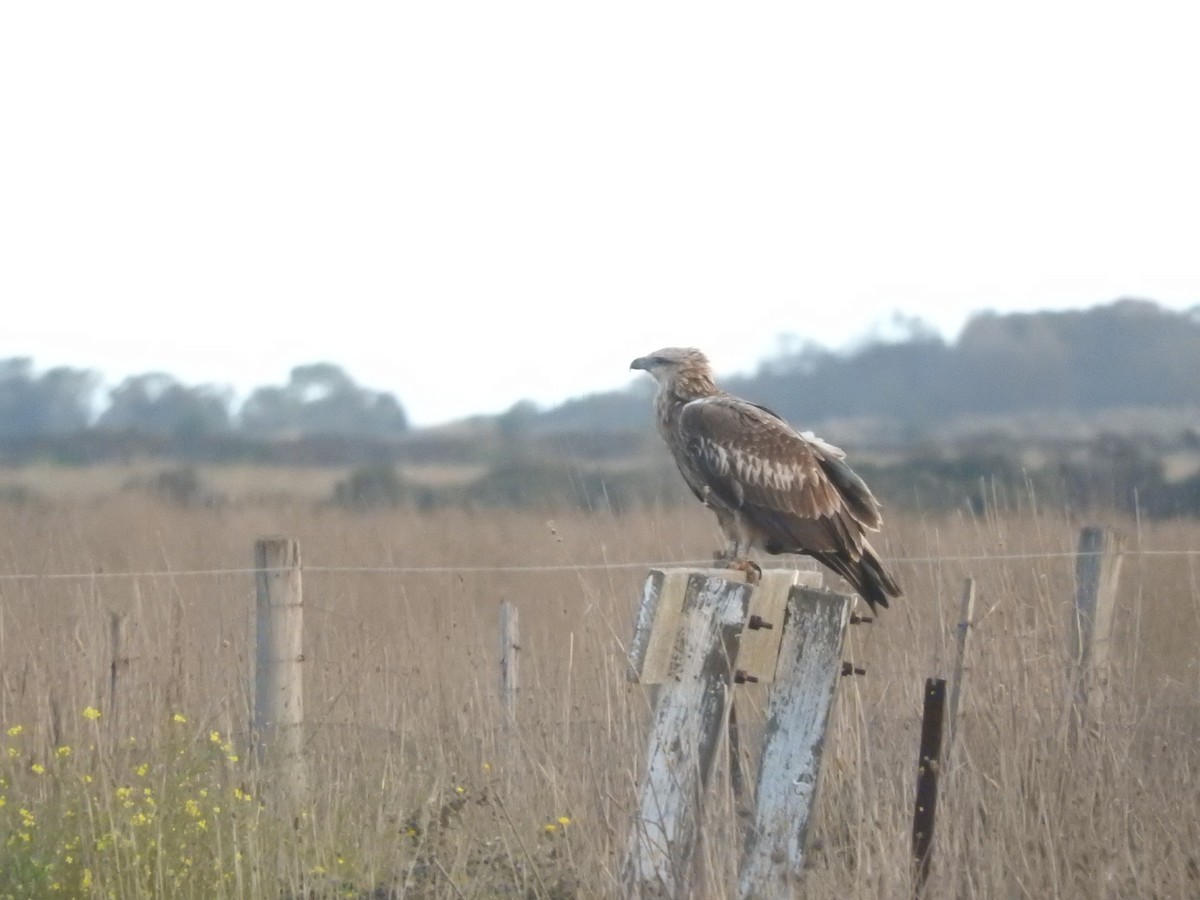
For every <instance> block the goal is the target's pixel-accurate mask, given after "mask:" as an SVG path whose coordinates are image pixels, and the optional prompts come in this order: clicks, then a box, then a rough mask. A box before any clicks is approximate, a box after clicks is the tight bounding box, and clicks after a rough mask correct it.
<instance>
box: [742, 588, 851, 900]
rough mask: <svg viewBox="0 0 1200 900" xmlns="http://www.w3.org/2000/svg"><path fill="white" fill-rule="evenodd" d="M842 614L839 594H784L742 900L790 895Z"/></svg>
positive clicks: (799, 863)
mask: <svg viewBox="0 0 1200 900" xmlns="http://www.w3.org/2000/svg"><path fill="white" fill-rule="evenodd" d="M849 617H850V598H849V597H846V596H843V595H841V594H835V593H832V592H830V591H824V590H819V589H815V588H806V587H795V588H792V590H791V592H790V595H789V597H788V600H787V609H786V612H785V615H784V621H783V642H782V644H781V646H780V649H779V658H778V665H777V667H776V669H775V684H774V686H773V687H772V691H771V698H770V701H769V702H768V707H767V729H766V736H765V739H764V743H763V753H762V764H761V766H760V767H759V772H758V790H757V796H758V807H757V813H756V817H755V822H754V827H753V828H752V829H751V831H750V834H749V836H748V838H747V843H746V851H745V854H744V857H743V860H742V871H741V878H740V894H741V896H742V897H743V898H751V897H754V898H773V897H785V896H791V894H792V890H793V885H794V884H795V883H796V881H797V880H798V879H799V878H800V875H801V872H802V870H803V868H804V853H805V840H806V836H807V832H808V820H809V815H810V814H811V812H812V804H813V800H814V799H815V796H816V790H817V785H818V783H819V780H820V778H819V776H820V772H821V756H822V752H823V750H824V748H825V729H826V726H827V725H828V722H829V711H830V708H831V707H832V705H833V697H834V692H835V690H836V688H837V683H838V680H839V677H840V675H841V670H842V664H841V656H842V644H843V641H844V640H845V634H846V625H847V623H848V621H849ZM739 665H740V660H739Z"/></svg>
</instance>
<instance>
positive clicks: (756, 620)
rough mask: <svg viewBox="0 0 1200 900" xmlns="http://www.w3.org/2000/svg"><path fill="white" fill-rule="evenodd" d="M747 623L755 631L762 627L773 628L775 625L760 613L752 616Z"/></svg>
mask: <svg viewBox="0 0 1200 900" xmlns="http://www.w3.org/2000/svg"><path fill="white" fill-rule="evenodd" d="M746 624H748V625H749V626H750V627H751V628H752V629H753V630H754V631H758V629H760V628H766V629H771V628H774V627H775V626H774V625H772V624H771V623H770V622H768V621H766V620H765V619H764V618H763V617H762V616H759V615H754V616H751V617H750V621H749V622H748V623H746Z"/></svg>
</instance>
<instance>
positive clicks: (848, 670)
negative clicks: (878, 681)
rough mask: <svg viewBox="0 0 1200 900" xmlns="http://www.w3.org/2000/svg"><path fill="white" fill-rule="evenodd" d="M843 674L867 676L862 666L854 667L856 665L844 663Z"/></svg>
mask: <svg viewBox="0 0 1200 900" xmlns="http://www.w3.org/2000/svg"><path fill="white" fill-rule="evenodd" d="M842 674H843V675H866V674H867V670H866V669H864V668H863V667H862V666H856V665H854V663H850V662H843V663H842Z"/></svg>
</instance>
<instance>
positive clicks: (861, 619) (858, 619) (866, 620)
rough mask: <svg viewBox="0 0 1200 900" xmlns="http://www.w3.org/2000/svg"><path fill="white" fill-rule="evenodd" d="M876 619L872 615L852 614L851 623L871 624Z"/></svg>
mask: <svg viewBox="0 0 1200 900" xmlns="http://www.w3.org/2000/svg"><path fill="white" fill-rule="evenodd" d="M874 621H875V619H874V617H872V616H860V615H859V614H858V613H851V614H850V624H851V625H870V624H871V623H872V622H874Z"/></svg>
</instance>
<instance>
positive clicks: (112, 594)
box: [0, 496, 1200, 898]
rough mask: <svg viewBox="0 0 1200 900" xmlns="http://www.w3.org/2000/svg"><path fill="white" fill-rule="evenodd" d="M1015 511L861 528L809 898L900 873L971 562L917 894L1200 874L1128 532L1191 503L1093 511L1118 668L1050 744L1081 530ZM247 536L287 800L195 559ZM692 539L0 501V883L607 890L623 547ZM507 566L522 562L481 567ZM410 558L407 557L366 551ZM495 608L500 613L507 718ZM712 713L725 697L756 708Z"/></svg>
mask: <svg viewBox="0 0 1200 900" xmlns="http://www.w3.org/2000/svg"><path fill="white" fill-rule="evenodd" d="M1034 506H1035V504H1033V502H1032V501H1030V502H1027V503H1026V507H1027V508H1026V509H1024V510H1022V511H1020V512H1016V513H1012V514H1007V515H1003V516H997V517H991V518H983V519H972V518H967V517H964V516H957V515H955V516H939V517H921V516H916V515H900V514H894V515H892V516H891V517H890V518H889V519H888V522H887V525H886V531H885V534H884V537H883V540H882V541H881V542H880V544H881V547H880V549H881V551H882V552H883V554H884V555H885V556H886V557H889V558H894V559H896V560H897V561H896V562H895V563H894V568H895V570H896V573H897V575H898V577H899V579H900V580H901V582H902V584H903V586H904V588H905V590H906V594H907V596H906V597H905V598H903V600H902V601H901V602H900V603H898V604H896V606H895V608H893V609H892V610H890V611H887V612H884V613H883V614H882V615H881V616H880V618H879V620H878V621H877V622H876V624H874V625H871V626H864V627H858V628H854V629H852V631H851V634H850V636H849V638H848V647H847V652H846V656H847V658H849V659H852V660H853V661H854V662H855V663H856V664H859V665H863V666H865V667H866V668H867V674H866V675H865V676H860V677H855V678H846V679H842V683H841V684H840V687H839V695H838V700H837V706H836V709H835V713H834V719H833V724H832V731H831V734H830V744H829V747H828V751H827V755H826V771H825V777H824V781H823V783H822V786H821V792H820V796H819V800H818V808H817V810H816V813H815V824H814V830H813V831H812V833H811V837H812V845H811V847H812V852H811V867H810V869H809V871H808V873H807V879H806V886H805V895H806V896H811V897H840V898H868V897H870V898H877V897H883V898H902V897H906V896H907V895H908V892H909V884H910V882H909V878H910V875H909V853H910V850H909V829H910V826H911V816H912V811H911V810H912V799H913V790H914V781H915V770H916V754H917V739H918V734H919V728H920V721H919V720H920V698H921V690H922V685H923V681H924V678H925V677H926V676H929V675H937V674H939V673H943V672H945V671H946V670H947V669H948V662H949V660H950V659H951V657H952V653H953V645H954V632H955V622H956V617H957V611H958V602H959V595H960V590H961V585H962V582H963V579H964V578H965V577H967V576H973V577H974V578H975V579H976V581H977V584H978V592H979V594H978V602H977V607H976V620H977V621H976V631H975V634H974V638H973V641H974V644H973V648H972V649H973V651H974V659H973V665H972V668H971V671H970V673H969V678H968V682H967V687H966V694H965V699H964V709H963V713H962V719H961V722H962V725H961V731H960V739H959V741H958V743H957V744H956V746H955V748H954V755H953V757H952V758H951V759H950V760H949V761H948V765H947V767H946V770H945V771H944V773H943V780H942V787H943V793H942V799H941V805H940V807H939V821H938V829H939V830H938V834H937V839H936V846H935V858H934V865H933V873H932V876H931V881H930V884H929V888H928V892H927V896H929V897H931V898H951V897H953V898H963V897H981V898H993V897H996V898H1009V897H1029V898H1046V897H1079V898H1142V897H1160V898H1172V897H1179V898H1184V897H1196V896H1200V812H1198V811H1200V659H1198V654H1200V650H1198V648H1200V556H1197V555H1150V554H1146V553H1144V552H1142V551H1147V550H1154V551H1161V550H1171V551H1192V552H1193V554H1194V552H1195V551H1196V550H1197V549H1200V523H1196V522H1187V523H1173V524H1159V525H1154V526H1149V525H1141V526H1139V525H1138V524H1137V523H1134V522H1131V521H1115V522H1111V523H1108V524H1112V525H1115V526H1116V527H1118V528H1120V529H1122V530H1123V531H1124V532H1125V533H1126V534H1127V535H1128V540H1129V548H1130V551H1131V553H1130V554H1129V556H1128V557H1127V558H1126V560H1125V566H1124V569H1123V573H1122V580H1121V586H1120V594H1119V596H1120V600H1119V608H1118V612H1117V623H1116V629H1117V633H1116V638H1115V640H1116V644H1117V645H1116V647H1115V648H1114V658H1115V661H1116V666H1117V668H1116V675H1115V683H1116V691H1115V695H1114V697H1113V699H1112V701H1111V703H1110V704H1109V706H1108V708H1107V709H1106V710H1105V711H1104V720H1103V722H1102V723H1101V724H1100V725H1099V727H1098V728H1097V729H1096V730H1095V731H1094V732H1093V733H1091V734H1089V735H1087V736H1085V738H1084V740H1082V741H1081V742H1080V744H1079V746H1078V747H1077V748H1075V749H1073V750H1072V749H1069V748H1068V744H1067V742H1066V739H1065V738H1066V728H1065V724H1066V707H1065V698H1066V654H1065V649H1064V648H1065V643H1066V637H1065V634H1066V628H1065V626H1066V623H1067V615H1068V610H1069V608H1070V603H1071V597H1072V592H1073V560H1072V559H1071V558H1070V557H1069V554H1070V552H1071V551H1072V550H1073V549H1074V546H1075V542H1076V538H1077V533H1078V528H1079V527H1080V525H1082V524H1087V523H1084V522H1077V521H1069V520H1067V519H1066V518H1065V517H1064V516H1062V515H1060V514H1057V513H1055V512H1054V511H1052V510H1051V511H1047V510H1041V509H1036V508H1034ZM268 534H284V535H288V536H292V537H296V538H298V539H299V540H300V542H301V547H302V551H303V556H304V563H305V567H306V568H305V573H304V596H305V606H306V611H305V622H306V639H305V667H306V683H305V701H306V713H307V718H308V720H309V727H308V729H307V732H306V749H307V759H308V765H309V772H310V783H311V791H310V793H311V796H310V797H309V798H307V800H306V802H305V803H304V804H303V807H302V808H301V809H299V810H286V811H285V807H286V804H285V803H281V802H280V801H279V800H277V799H271V798H272V796H273V793H274V792H273V790H272V787H273V785H272V783H271V779H272V772H271V771H270V770H269V769H265V770H263V771H261V772H256V771H255V770H254V767H253V766H252V765H251V764H250V762H249V760H248V756H249V754H248V753H247V747H246V746H245V745H246V732H247V721H248V716H249V699H248V697H249V692H250V691H251V690H252V689H250V686H249V684H248V678H249V672H250V657H251V656H252V648H251V646H250V644H251V641H250V639H249V631H250V621H251V612H252V610H253V604H254V593H253V592H254V583H253V576H252V575H251V574H250V573H248V572H246V571H235V572H228V571H225V572H224V574H214V572H216V571H220V570H231V569H233V570H241V569H245V568H248V567H249V566H250V565H251V564H252V559H253V557H252V548H253V543H254V540H255V538H256V537H259V536H262V535H268ZM715 539H716V534H715V530H714V526H713V525H712V523H711V522H710V521H709V516H708V515H707V514H706V513H705V512H704V511H703V510H701V509H700V508H699V507H685V508H681V509H664V510H646V511H643V512H639V513H636V514H629V515H625V516H621V517H612V516H588V515H584V514H581V513H570V514H553V515H551V514H543V515H539V514H536V513H524V512H515V511H508V512H501V511H489V512H479V513H470V512H466V511H453V510H444V511H439V512H436V513H429V514H421V513H418V512H415V511H405V510H400V511H394V512H380V513H362V514H354V513H348V512H345V511H339V510H335V509H330V508H327V507H320V506H315V505H313V504H311V503H299V502H298V503H295V504H280V503H276V504H273V505H267V504H259V505H229V506H224V507H219V508H215V509H180V508H173V507H170V506H167V505H164V504H159V503H156V502H154V501H151V500H148V499H145V498H138V497H131V496H113V497H108V498H104V497H92V498H89V499H87V500H80V501H78V502H73V503H57V504H56V503H49V504H25V505H21V504H9V505H5V506H0V666H2V670H0V674H2V680H0V779H2V780H0V803H2V805H0V841H3V843H2V844H0V858H2V862H0V897H4V896H11V897H41V896H79V897H119V898H124V897H152V896H170V897H197V898H212V897H255V898H258V897H264V898H279V897H287V898H299V897H311V898H318V897H320V898H324V897H390V896H397V897H399V896H405V897H414V898H417V897H419V898H435V897H436V898H443V897H444V898H461V897H470V898H490V897H546V898H567V897H619V896H621V890H620V886H619V868H620V857H621V854H622V850H623V848H624V846H625V842H626V837H627V833H628V828H629V824H630V816H631V812H632V809H633V807H634V798H635V786H636V781H637V778H638V775H639V766H640V765H641V759H642V756H643V754H644V749H645V741H646V724H647V719H648V701H647V697H646V693H645V691H644V689H643V688H641V687H639V686H636V685H630V684H628V683H627V682H626V681H625V679H624V644H625V642H627V641H628V640H629V638H630V636H631V631H632V621H633V612H634V609H635V604H636V601H637V598H638V596H639V592H640V586H641V583H642V581H643V579H644V577H645V574H646V573H645V566H644V565H641V563H645V562H649V561H670V560H686V559H696V558H703V557H705V556H707V555H708V554H709V553H710V552H711V550H712V548H713V547H714V546H715ZM964 557H966V558H964ZM626 563H634V565H630V566H626V565H625V564H626ZM513 566H521V567H529V568H527V569H526V570H522V571H496V570H495V569H496V567H513ZM410 567H417V568H431V569H433V571H408V572H405V571H388V570H394V569H404V568H410ZM337 569H343V570H345V569H358V571H335V570H337ZM362 569H377V570H379V571H361V570H362ZM73 573H74V574H82V575H83V576H84V577H59V576H62V575H67V574H73ZM128 573H145V574H136V575H130V574H128ZM16 575H21V576H30V577H21V578H16V577H11V576H16ZM502 600H510V601H512V602H514V603H515V604H516V605H517V606H518V607H519V609H520V611H521V626H522V680H523V695H522V697H521V701H520V709H519V714H518V717H517V718H518V721H517V729H516V731H515V734H514V735H506V732H505V728H504V719H503V715H502V712H501V708H500V703H499V698H498V688H497V685H498V655H499V641H498V630H497V609H498V606H499V604H500V602H501V601H502ZM114 615H116V616H120V617H123V620H122V621H123V623H124V624H123V630H124V638H125V656H126V657H127V658H126V659H123V660H121V661H119V663H118V667H117V682H116V684H117V687H116V691H115V693H113V692H112V691H111V679H112V671H113V669H112V665H113V660H112V658H111V654H110V632H111V622H112V617H113V616H114ZM738 690H739V692H741V691H742V688H738ZM739 703H740V704H741V705H742V709H745V710H746V711H747V718H748V719H749V720H751V721H752V720H753V718H754V711H755V710H756V709H761V706H762V703H763V697H762V695H761V692H760V691H758V690H757V689H751V690H746V691H745V692H744V693H742V694H741V695H740V699H739ZM750 730H753V729H752V728H751V729H750ZM717 782H718V783H717V785H716V786H715V788H714V790H713V793H712V797H711V798H710V810H709V812H710V817H709V824H708V827H707V829H706V834H705V840H704V843H703V848H702V854H701V856H702V858H701V860H700V861H699V865H698V870H699V871H698V874H697V885H698V887H697V889H696V896H704V897H714V898H716V897H725V896H733V884H734V872H735V870H736V866H737V857H738V847H739V841H740V838H739V829H740V828H742V827H744V820H743V819H741V818H739V816H738V814H737V810H736V808H735V804H734V803H733V802H732V801H731V800H730V798H729V793H728V787H727V782H726V779H725V777H724V774H723V773H719V775H718V778H717ZM293 813H294V814H293Z"/></svg>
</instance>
